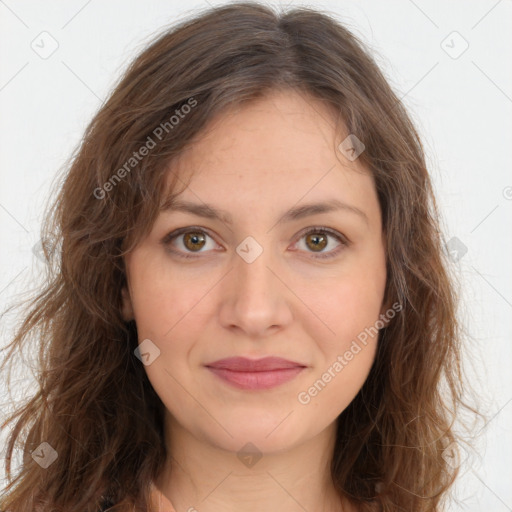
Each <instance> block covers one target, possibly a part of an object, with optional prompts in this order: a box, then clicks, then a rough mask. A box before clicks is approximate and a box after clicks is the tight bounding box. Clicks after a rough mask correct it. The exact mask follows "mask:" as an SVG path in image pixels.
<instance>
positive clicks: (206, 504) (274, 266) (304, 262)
mask: <svg viewBox="0 0 512 512" xmlns="http://www.w3.org/2000/svg"><path fill="white" fill-rule="evenodd" d="M347 135H348V132H346V133H344V134H340V133H337V134H336V133H335V131H334V118H333V116H332V112H330V111H329V110H327V107H325V106H324V105H323V104H322V103H319V102H318V101H317V100H315V99H313V98H310V97H305V96H302V95H299V94H298V93H295V92H291V91H280V92H278V91H275V92H272V93H271V94H268V95H267V96H266V97H265V98H262V99H258V100H257V101H254V102H252V103H250V104H247V105H244V106H243V107H240V108H238V109H233V110H231V111H229V112H226V113H223V115H222V116H220V117H219V118H217V119H215V120H214V122H212V123H211V124H210V125H209V127H208V129H205V130H203V133H202V134H201V137H198V138H197V140H196V141H195V143H194V144H193V145H192V146H191V147H190V149H189V150H187V152H186V153H185V154H184V155H183V156H182V158H181V159H180V161H179V164H178V165H176V166H175V167H174V168H173V172H180V173H186V172H187V171H188V170H192V171H193V177H192V180H191V181H190V184H189V186H188V187H187V188H186V189H185V191H184V192H183V193H182V194H181V195H180V196H179V197H180V199H186V200H189V201H193V202H196V203H199V204H202V203H209V204H212V205H214V206H215V207H217V208H221V209H224V210H226V211H227V212H229V213H230V214H231V215H232V217H233V224H232V225H230V224H227V223H226V222H224V221H221V220H213V219H207V218H203V217H199V216H197V215H194V214H191V213H188V212H182V211H162V212H161V213H160V215H159V216H158V218H157V219H156V222H155V224H154V226H153V227H152V229H151V232H150V233H149V234H148V236H147V237H146V238H145V239H144V240H143V241H142V242H141V243H140V244H139V245H138V246H137V247H136V248H135V249H134V250H133V251H132V252H131V253H130V254H129V255H128V256H127V257H126V268H127V282H128V289H127V290H123V296H124V307H123V313H124V316H125V318H126V319H131V318H135V321H136V324H137V329H138V333H139V343H140V342H142V340H145V339H150V340H151V342H152V343H154V345H155V346H157V347H158V349H159V350H160V354H159V356H158V357H156V358H155V359H154V360H153V361H152V362H151V364H149V365H147V366H145V370H146V372H147V375H148V378H149V380H150V381H151V384H152V385H153V387H154V389H155V391H156V392H157V394H158V395H159V397H160V398H161V400H162V402H163V403H164V404H165V407H166V418H165V432H166V443H167V447H168V453H171V454H172V455H173V456H172V458H169V460H168V463H167V466H166V467H165V469H164V471H162V473H161V475H160V476H159V478H158V481H157V482H156V485H157V488H158V489H159V490H160V491H161V492H162V494H163V496H164V500H166V499H168V500H169V501H170V502H172V504H173V505H174V507H175V509H176V510H178V511H182V510H183V511H186V510H194V509H191V508H190V507H196V509H197V510H200V511H201V512H210V511H211V512H215V511H223V512H229V511H235V510H236V511H240V510H244V511H261V510H280V511H281V512H291V511H293V512H297V511H299V510H300V511H303V510H304V509H305V510H307V511H310V512H313V511H327V510H332V511H335V510H336V511H339V510H343V511H345V512H346V511H349V510H355V509H354V508H352V507H351V506H350V505H349V503H348V501H347V500H346V499H345V498H340V497H339V496H338V495H337V493H336V491H335V489H334V487H333V485H332V482H331V481H330V472H329V462H330V458H331V455H332V451H333V446H334V440H335V420H336V418H337V417H338V416H339V414H340V413H341V412H342V411H343V410H344V409H345V408H346V407H347V406H348V405H349V403H350V402H351V401H352V400H353V398H354V397H355V396H356V394H357V393H358V391H359V390H360V388H361V387H362V385H363V383H364V381H365V380H366V378H367V376H368V373H369V371H370V368H371V365H372V363H373V360H374V356H375V350H376V343H377V336H375V337H374V338H371V337H370V338H369V340H368V343H367V345H366V346H364V347H363V348H362V350H361V351H360V352H358V353H357V355H355V356H354V357H353V359H352V360H351V361H349V362H348V364H347V365H346V366H345V367H344V368H343V370H342V371H340V372H338V373H335V377H333V378H331V380H330V382H328V383H327V384H326V385H325V387H324V388H323V389H322V390H321V391H320V392H318V393H317V394H316V396H314V397H311V400H310V401H309V403H307V404H303V403H300V402H299V400H298V394H299V393H300V392H304V391H307V390H308V388H310V387H311V386H312V385H313V384H314V383H315V381H317V379H320V378H321V377H322V374H324V373H325V372H326V371H327V370H328V368H329V367H331V368H332V365H333V363H334V362H335V361H336V360H337V357H338V356H339V355H343V354H344V353H345V352H346V351H347V350H348V349H349V348H350V346H351V343H352V341H353V340H355V339H356V337H357V336H358V334H360V333H361V332H362V331H363V330H364V329H365V328H367V327H369V326H373V325H374V324H375V322H376V321H377V320H378V319H379V315H380V314H381V313H384V311H385V310H386V308H385V307H384V305H383V297H384V289H385V284H386V256H385V245H384V238H383V233H382V221H381V212H380V207H379V202H378V198H377V194H376V190H375V186H374V182H373V179H372V177H371V175H370V173H369V172H368V171H367V170H366V169H365V168H364V167H363V166H362V164H361V163H360V160H359V159H356V160H355V161H350V160H349V159H347V158H346V157H345V156H344V155H343V154H342V153H341V152H339V151H338V152H337V153H336V152H335V151H337V150H336V148H337V145H338V144H339V143H340V142H341V141H342V140H344V138H345V137H346V136H347ZM331 198H336V199H338V200H340V201H343V202H344V203H347V204H349V205H353V206H355V207H357V208H358V209H360V210H361V211H363V212H364V214H365V215H366V217H367V218H366V219H364V218H362V217H361V216H359V215H357V214H355V213H353V212H350V211H348V210H339V211H334V212H329V213H317V214H314V215H311V216H308V217H306V218H302V219H296V220H294V221H291V222H287V223H282V224H281V223H277V219H278V218H279V216H280V215H281V214H283V213H284V212H285V211H287V210H289V209H290V208H292V207H295V206H300V205H302V204H305V203H309V202H315V203H316V202H324V201H326V200H328V199H331ZM189 226H192V227H193V228H192V229H191V230H190V231H191V232H195V233H197V227H201V228H202V229H204V230H205V232H206V235H205V236H206V244H205V245H204V246H203V247H201V244H197V242H196V245H194V244H193V243H192V249H190V245H189V246H187V245H185V241H184V236H183V234H182V235H180V236H178V237H176V238H174V239H173V240H172V241H170V242H169V241H168V243H167V245H165V244H163V243H162V240H163V239H164V238H165V237H166V235H168V234H169V233H171V232H172V231H174V230H176V229H178V228H182V227H189ZM194 226H195V228H194ZM311 227H313V228H315V227H328V228H331V229H333V230H335V231H337V232H339V233H340V234H341V235H343V236H344V237H345V238H346V239H347V240H348V242H349V243H348V245H341V242H339V241H337V239H336V238H335V237H333V236H331V235H329V237H328V238H327V241H328V244H327V246H325V247H323V246H322V247H323V248H322V249H320V250H319V249H316V251H315V247H316V246H315V244H314V243H312V242H311V240H310V241H309V243H308V236H305V235H304V234H303V231H304V230H305V229H306V228H311ZM315 234H317V235H318V231H315ZM320 235H321V233H320ZM248 236H251V237H253V238H254V239H255V240H256V241H257V242H258V244H259V245H260V246H261V247H262V248H263V252H262V253H261V255H260V256H258V257H257V258H256V259H255V260H254V261H253V262H252V263H248V262H247V261H245V260H244V259H243V258H242V257H241V256H240V255H239V254H238V253H237V252H236V248H237V246H239V244H240V243H241V242H242V241H243V240H244V239H245V238H246V237H248ZM313 238H314V236H313ZM309 239H311V237H309ZM169 248H172V249H174V250H175V251H177V252H178V253H181V254H191V255H192V256H193V258H190V259H184V258H180V257H179V256H178V255H177V254H174V253H172V252H171V251H170V250H169ZM194 248H196V252H194ZM339 249H341V250H339ZM251 250H252V249H251ZM338 250H339V252H337V253H336V251H338ZM197 251H199V252H197ZM328 253H330V254H333V257H331V258H325V259H316V258H315V256H317V255H319V254H328ZM361 346H362V345H361ZM269 355H274V356H280V357H283V358H286V359H290V360H293V361H298V362H301V363H302V364H304V365H306V366H307V368H305V369H304V370H303V371H302V372H301V373H300V374H299V375H297V376H296V377H295V378H294V379H293V380H291V381H289V382H286V383H284V384H281V385H280V386H278V387H275V388H273V389H267V390H259V391H254V390H250V391H248V390H240V389H235V388H233V387H231V386H230V385H229V384H226V383H225V382H224V381H223V380H221V379H220V378H219V377H217V376H216V375H214V374H213V373H212V372H211V371H210V370H208V369H207V368H205V366H204V365H205V364H206V363H208V362H212V361H215V360H218V359H221V358H225V357H230V356H245V357H249V358H253V359H258V358H261V357H265V356H269ZM331 373H332V370H331ZM248 442H250V443H252V444H253V445H254V446H255V447H257V450H258V451H259V453H260V454H261V458H260V459H259V460H258V462H257V463H256V464H254V465H253V466H252V467H248V466H246V465H245V464H244V463H242V462H241V460H240V458H239V457H237V452H239V451H240V450H241V448H242V447H243V446H244V445H246V443H248ZM171 472H172V476H171ZM166 510H167V509H166Z"/></svg>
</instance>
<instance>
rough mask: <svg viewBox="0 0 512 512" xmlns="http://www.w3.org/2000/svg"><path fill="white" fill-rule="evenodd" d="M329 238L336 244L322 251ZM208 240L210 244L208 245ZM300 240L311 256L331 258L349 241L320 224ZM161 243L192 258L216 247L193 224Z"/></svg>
mask: <svg viewBox="0 0 512 512" xmlns="http://www.w3.org/2000/svg"><path fill="white" fill-rule="evenodd" d="M330 239H334V240H335V241H336V243H337V245H336V244H335V247H334V248H332V249H331V250H329V251H324V249H325V248H326V247H330V246H331V245H333V244H332V243H331V242H330ZM209 240H210V246H208V243H209ZM302 240H304V243H305V247H306V249H304V250H305V251H306V252H310V253H311V252H312V253H316V254H314V255H313V258H333V257H335V256H336V255H337V254H338V253H339V252H340V251H342V250H343V248H344V247H346V246H348V245H349V241H348V240H347V239H346V238H345V237H344V236H343V235H342V234H341V233H338V232H337V231H334V230H333V229H330V228H326V227H320V226H318V227H313V228H308V229H307V231H305V232H302V233H301V234H300V239H299V242H301V241H302ZM162 244H163V245H165V246H166V248H167V250H169V251H170V252H172V253H173V254H176V255H177V256H179V257H181V258H194V257H195V256H194V253H201V252H207V251H208V250H215V249H216V247H217V244H215V242H214V241H213V238H212V237H211V236H210V235H209V234H208V233H207V232H206V231H205V230H204V229H203V228H200V227H195V226H189V227H186V228H180V229H177V230H175V231H173V232H172V233H169V234H168V235H166V236H165V237H164V238H163V239H162ZM296 245H297V244H296ZM299 245H300V244H299ZM205 248H206V249H205ZM203 249H205V250H203ZM187 253H188V254H187Z"/></svg>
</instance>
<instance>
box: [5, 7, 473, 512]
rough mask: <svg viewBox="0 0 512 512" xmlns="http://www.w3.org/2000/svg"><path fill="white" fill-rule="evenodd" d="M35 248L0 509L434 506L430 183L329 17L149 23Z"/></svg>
mask: <svg viewBox="0 0 512 512" xmlns="http://www.w3.org/2000/svg"><path fill="white" fill-rule="evenodd" d="M45 240H46V242H47V243H46V244H45V251H46V256H47V258H48V260H49V264H50V265H49V271H50V276H49V282H48V284H47V286H46V287H45V288H44V289H43V290H42V292H41V293H40V295H39V296H38V297H37V299H36V300H35V301H34V302H33V304H32V306H31V310H30V312H29V314H28V315H27V317H26V319H25V322H24V323H23V325H22V326H21V328H20V330H19V332H18V333H17V336H16V338H15V339H14V341H13V342H12V343H11V345H10V349H11V350H10V352H9V358H12V355H13V354H14V351H15V350H18V349H19V348H20V347H21V346H22V343H23V342H24V341H25V340H26V339H28V337H29V335H32V334H33V333H38V335H39V337H40V340H41V352H40V365H41V373H40V390H39V392H38V393H37V395H36V396H34V397H33V398H32V399H31V400H30V401H29V402H28V403H27V404H26V405H25V406H23V407H20V408H19V409H18V410H17V411H16V412H15V414H14V415H13V416H12V418H11V421H14V420H16V423H15V425H14V428H13V431H12V433H11V435H10V438H9V445H8V456H9V457H8V458H7V463H6V469H7V473H8V475H9V477H10V479H12V478H11V476H10V472H11V468H10V456H11V455H12V451H13V448H14V443H15V442H16V441H17V439H18V438H20V439H23V441H22V442H23V447H24V464H23V466H22V468H21V469H20V470H19V473H18V474H17V475H16V478H15V479H14V480H13V481H12V482H11V483H10V484H9V486H8V487H7V488H6V492H5V493H4V497H3V498H2V501H1V502H0V504H1V508H2V510H9V511H12V512H21V511H29V510H30V511H32V510H39V511H41V512H46V511H50V510H66V511H67V512H74V511H80V512H83V511H86V510H87V511H97V510H116V511H129V510H130V511H131V510H141V511H142V510H144V511H145V510H152V511H153V510H158V511H162V512H163V511H168V510H188V511H193V510H199V511H201V512H202V511H218V510H223V511H229V510H244V511H249V510H280V511H291V510H308V511H317V510H318V511H320V510H322V511H327V510H329V511H331V510H332V511H344V512H347V511H398V510H414V511H416V512H419V511H432V512H433V511H438V510H441V508H440V507H441V505H442V503H443V501H444V498H445V497H446V495H447V494H446V493H447V490H448V489H449V488H450V486H451V484H452V483H453V481H454V479H455V477H456V474H457V465H456V464H454V463H453V461H452V459H451V456H452V455H453V453H456V450H457V444H456V443H455V441H456V437H455V434H454V432H453V430H452V423H453V416H454V414H455V411H456V410H457V407H458V406H459V405H464V404H463V403H462V401H461V373H460V368H459V357H460V355H459V327H458V323H457V319H456V315H455V312H456V301H455V296H454V291H453V285H452V284H451V282H450V280H449V277H448V275H447V270H446V263H445V261H444V257H443V253H442V249H441V248H442V240H441V235H440V232H439V227H438V220H437V213H436V206H435V200H434V197H433V195H432V188H431V184H430V179H429V175H428V172H427V169H426V165H425V160H424V155H423V151H422V146H421V142H420V140H419V137H418V135H417V133H416V131H415V129H414V126H413V125H412V123H411V121H410V120H409V118H408V116H407V113H406V112H405V111H404V108H403V106H402V105H401V104H400V102H399V100H398V98H397V97H396V95H395V94H394V93H393V91H392V90H391V88H390V86H389V85H388V83H387V82H386V80H385V79H384V77H383V75H382V74H381V72H380V71H379V69H378V68H377V66H376V64H375V63H374V61H373V60H372V58H371V57H370V56H369V55H368V53H367V51H366V50H365V49H364V47H363V45H362V44H361V43H360V42H359V41H357V39H356V38H355V37H354V36H353V35H352V34H350V33H349V32H348V31H347V30H346V29H345V28H344V27H343V26H341V25H340V24H339V23H338V22H336V21H335V20H333V19H332V18H331V17H329V16H327V15H324V14H322V13H319V12H316V11H314V10H310V9H294V10H291V11H289V12H287V13H283V14H280V15H278V14H276V13H274V12H273V11H271V10H270V9H268V8H266V7H263V6H261V5H258V4H254V3H239V4H232V5H230V6H225V7H221V8H216V9H212V10H210V11H208V12H206V13H204V14H202V15H201V16H198V17H196V18H194V19H192V20H189V21H187V22H184V23H182V24H181V25H180V26H178V27H175V28H173V29H172V30H170V31H167V32H165V33H164V34H162V35H161V36H160V37H159V38H158V39H157V40H156V41H155V42H154V43H153V44H151V46H149V47H148V48H147V49H146V50H145V51H144V52H143V53H142V54H141V55H140V56H139V57H137V59H136V60H135V61H134V62H133V63H132V65H131V66H130V68H129V69H128V71H127V72H126V74H125V76H124V77H123V78H122V80H121V81H120V83H119V84H118V86H117V87H116V89H115V91H114V92H113V94H112V95H111V97H110V99H109V100H108V101H107V102H106V103H105V105H104V106H103V108H102V109H101V110H100V112H99V113H98V114H97V115H96V117H95V118H94V120H93V121H92V123H91V125H90V126H89V128H88V129H87V131H86V133H85V136H84V140H83V143H82V145H81V147H80V148H79V151H78V152H77V155H76V157H75V158H74V161H73V163H72V165H71V167H70V169H69V172H68V174H67V177H66V180H65V182H64V184H63V186H62V190H61V191H60V193H59V196H58V198H57V201H56V203H55V207H54V209H53V210H52V212H51V214H50V215H49V217H48V223H47V225H46V231H45ZM441 383H444V384H443V385H444V388H443V390H442V389H441ZM22 430H23V431H27V430H28V433H27V434H26V437H25V438H22Z"/></svg>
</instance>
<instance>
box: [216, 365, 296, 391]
mask: <svg viewBox="0 0 512 512" xmlns="http://www.w3.org/2000/svg"><path fill="white" fill-rule="evenodd" d="M207 368H208V370H210V371H212V372H213V373H214V374H215V375H217V376H218V377H220V378H221V379H222V380H224V381H226V382H228V383H229V384H232V385H233V386H235V387H237V388H239V389H271V388H275V387H276V386H279V385H280V384H284V383H285V382H288V381H290V380H292V379H293V378H294V377H296V376H297V375H298V374H299V373H300V372H301V371H302V370H304V367H302V366H297V367H294V368H283V369H280V370H269V371H262V372H235V371H233V370H227V369H225V368H212V367H210V366H208V367H207Z"/></svg>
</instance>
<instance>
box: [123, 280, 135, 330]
mask: <svg viewBox="0 0 512 512" xmlns="http://www.w3.org/2000/svg"><path fill="white" fill-rule="evenodd" d="M121 295H122V308H121V313H122V316H123V319H124V321H125V322H129V321H130V320H133V319H134V318H135V317H134V314H133V305H132V299H131V297H130V291H129V290H128V286H123V289H122V290H121Z"/></svg>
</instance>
